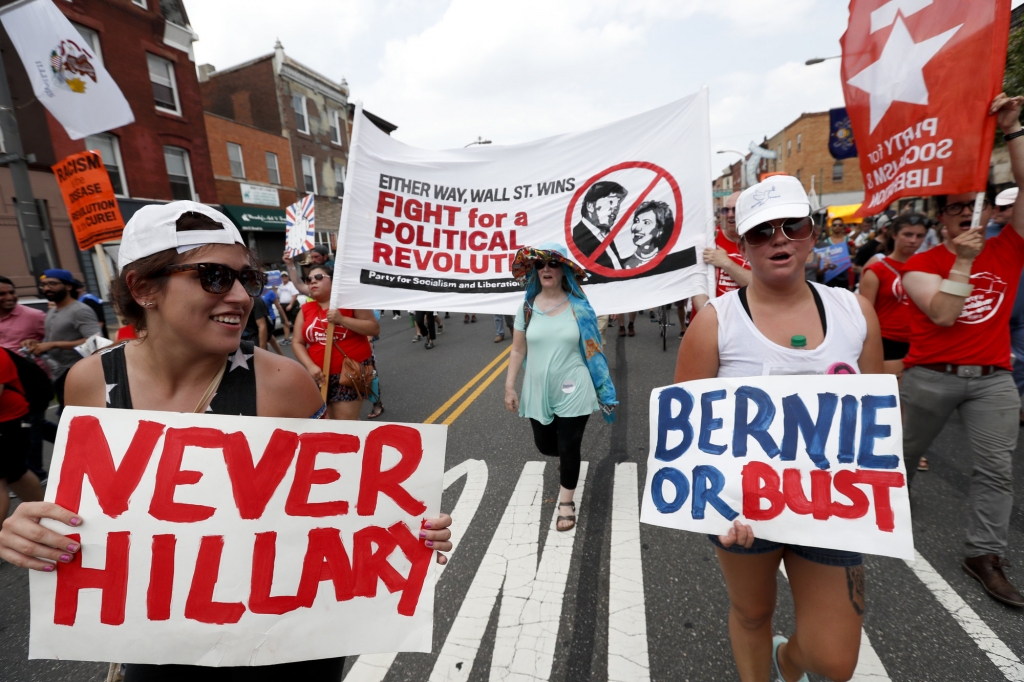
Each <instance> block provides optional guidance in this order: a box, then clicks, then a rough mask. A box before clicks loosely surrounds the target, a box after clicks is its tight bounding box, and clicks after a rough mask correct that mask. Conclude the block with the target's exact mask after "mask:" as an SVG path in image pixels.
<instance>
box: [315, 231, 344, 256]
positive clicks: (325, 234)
mask: <svg viewBox="0 0 1024 682" xmlns="http://www.w3.org/2000/svg"><path fill="white" fill-rule="evenodd" d="M337 236H338V231H337V230H317V231H316V233H315V237H314V240H315V241H316V245H317V246H320V245H321V244H323V245H324V246H326V247H327V248H328V249H330V250H331V253H334V252H335V251H337V250H338V241H337Z"/></svg>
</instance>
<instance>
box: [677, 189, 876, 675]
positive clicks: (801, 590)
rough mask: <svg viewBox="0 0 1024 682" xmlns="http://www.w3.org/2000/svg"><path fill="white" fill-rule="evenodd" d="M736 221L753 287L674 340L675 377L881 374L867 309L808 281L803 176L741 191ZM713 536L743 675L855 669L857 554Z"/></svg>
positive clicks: (705, 313)
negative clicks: (786, 595) (784, 600)
mask: <svg viewBox="0 0 1024 682" xmlns="http://www.w3.org/2000/svg"><path fill="white" fill-rule="evenodd" d="M736 225H737V232H738V233H739V235H740V253H742V254H743V256H744V257H745V258H746V259H747V260H748V261H749V263H750V267H751V274H752V279H751V282H750V285H749V286H747V287H743V288H741V289H738V290H736V291H732V292H729V293H727V294H725V295H724V296H721V297H719V298H717V299H715V300H713V301H711V302H710V303H709V304H708V306H706V307H705V308H704V309H703V310H702V311H701V312H700V313H699V314H698V315H697V316H696V317H695V318H694V321H693V322H692V323H691V324H690V327H689V329H688V331H687V334H686V336H684V337H683V342H682V344H681V345H680V347H679V359H678V361H677V364H676V374H675V380H676V382H680V381H691V380H695V379H708V378H712V377H742V376H757V375H762V374H826V373H829V374H832V373H849V372H852V371H855V368H859V370H860V372H862V373H865V374H880V373H881V372H882V340H881V335H880V332H879V327H878V318H877V317H876V316H875V312H874V309H873V308H872V307H871V305H870V304H869V303H868V302H867V301H866V300H865V299H863V298H861V297H860V296H857V295H856V294H853V293H851V292H849V291H846V290H844V289H837V288H834V287H825V286H821V285H817V284H812V283H810V282H807V281H806V280H805V279H804V263H805V262H806V260H807V257H808V255H809V254H810V253H811V250H812V249H813V248H814V241H815V240H814V239H813V237H814V236H815V234H814V233H815V231H816V230H815V228H814V224H813V223H812V222H811V218H810V203H809V202H808V200H807V194H806V193H805V192H804V189H803V186H802V185H801V184H800V181H799V180H797V179H796V178H793V177H790V176H777V177H772V178H769V179H768V180H765V181H764V182H761V183H759V184H757V185H754V186H753V187H750V188H749V189H747V190H745V191H744V192H743V194H741V195H740V197H739V200H738V201H737V205H736ZM710 539H711V541H712V543H714V544H715V546H716V551H717V553H718V561H719V564H720V565H721V567H722V573H723V574H724V576H725V582H726V585H727V586H728V589H729V600H730V602H731V608H730V611H729V635H730V638H731V640H732V650H733V656H734V657H735V659H736V667H737V668H738V669H739V674H740V679H742V680H744V682H753V681H755V680H757V681H759V682H763V681H766V680H769V679H773V680H774V679H778V680H788V681H790V682H792V681H794V680H801V681H806V680H807V676H806V674H805V673H806V672H813V673H816V674H819V675H821V676H823V677H827V678H828V679H831V680H848V679H849V678H850V677H851V676H852V675H853V671H854V669H855V668H856V665H857V655H858V653H859V649H860V638H861V635H860V633H861V623H862V620H863V615H864V566H863V559H862V557H861V555H860V554H859V553H856V552H845V551H839V550H834V549H823V548H818V547H804V546H801V545H789V544H781V543H777V542H770V541H767V540H763V539H755V538H754V533H753V530H752V529H751V527H750V526H748V525H745V524H742V523H740V521H739V520H738V519H737V520H736V521H734V522H733V527H732V528H731V529H730V530H729V533H728V535H723V536H719V537H713V536H712V537H710ZM780 562H785V564H786V570H787V573H788V575H789V582H790V586H791V587H792V590H793V601H794V604H795V607H796V624H797V627H796V632H794V633H793V635H791V636H790V638H789V639H788V640H787V639H786V638H784V637H778V636H777V637H774V638H773V637H772V616H773V614H774V612H775V598H776V589H777V586H776V574H777V572H778V569H779V564H780Z"/></svg>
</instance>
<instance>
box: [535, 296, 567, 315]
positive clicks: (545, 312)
mask: <svg viewBox="0 0 1024 682" xmlns="http://www.w3.org/2000/svg"><path fill="white" fill-rule="evenodd" d="M568 300H569V295H568V294H566V295H565V298H563V299H562V300H561V301H559V302H558V303H556V304H555V305H553V306H551V307H550V308H548V309H547V310H543V309H541V308H540V306H538V305H537V300H536V299H534V301H533V303H534V305H533V309H534V310H536V311H537V312H539V313H540V314H541V315H547V314H548V313H550V312H551V311H552V310H554V309H555V308H557V307H559V306H561V305H562V304H563V303H565V302H566V301H568Z"/></svg>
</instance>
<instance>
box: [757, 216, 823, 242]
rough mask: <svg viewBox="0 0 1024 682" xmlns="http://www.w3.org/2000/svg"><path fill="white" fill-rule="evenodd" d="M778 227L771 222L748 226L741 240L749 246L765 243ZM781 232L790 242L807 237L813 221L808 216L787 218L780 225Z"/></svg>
mask: <svg viewBox="0 0 1024 682" xmlns="http://www.w3.org/2000/svg"><path fill="white" fill-rule="evenodd" d="M776 229H778V228H776V227H775V226H774V225H772V224H771V223H761V224H760V225H755V226H754V227H752V228H750V230H748V231H747V232H746V233H744V235H743V240H744V241H745V242H747V244H748V245H750V246H762V245H764V244H767V243H768V242H770V241H771V240H772V237H774V236H775V230H776ZM781 229H782V234H784V235H785V236H786V239H788V240H790V241H791V242H799V241H803V240H804V239H807V238H808V237H810V236H811V234H812V233H813V232H814V222H813V221H812V220H811V219H810V218H787V219H786V220H784V221H783V223H782V225H781Z"/></svg>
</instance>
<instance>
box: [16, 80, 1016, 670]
mask: <svg viewBox="0 0 1024 682" xmlns="http://www.w3.org/2000/svg"><path fill="white" fill-rule="evenodd" d="M1022 103H1024V99H1022V98H1008V97H1006V96H1005V95H1003V94H1000V95H999V96H998V97H997V98H996V99H995V101H994V102H993V104H992V111H991V113H992V115H995V116H996V117H997V120H998V124H999V126H1000V128H1001V129H1002V131H1003V133H1004V134H1005V135H1007V136H1008V148H1009V151H1010V158H1011V162H1012V168H1013V173H1014V177H1015V179H1016V180H1017V181H1018V182H1020V181H1021V180H1024V140H1021V139H1020V138H1019V137H1016V136H1013V135H1012V134H1013V133H1016V132H1017V131H1019V130H1021V125H1020V123H1019V122H1018V120H1019V116H1020V113H1021V108H1022ZM765 183H767V184H770V186H771V190H772V194H773V195H774V196H775V198H776V199H777V200H776V201H774V202H772V203H768V204H766V203H765V202H764V201H759V200H757V199H755V194H759V192H760V196H764V195H767V194H768V192H766V191H764V192H762V190H765V189H767V184H766V185H765V186H762V185H760V184H759V185H756V186H754V187H750V188H748V189H746V190H744V191H743V192H737V193H735V194H733V195H732V196H730V197H728V198H727V199H726V201H725V202H724V206H723V207H722V209H721V212H720V220H719V224H718V230H717V234H716V238H715V243H714V245H712V246H709V247H708V248H707V249H706V250H705V251H704V252H703V260H704V261H705V262H707V263H708V264H710V265H711V266H713V267H714V268H715V271H716V273H715V274H716V277H715V289H716V290H715V292H714V294H715V295H714V297H713V298H710V300H709V298H708V297H706V296H698V297H694V298H693V299H691V300H690V301H685V300H684V301H680V302H679V303H677V304H676V306H677V310H678V314H679V321H680V328H681V331H680V336H682V338H683V340H682V342H681V344H680V347H679V354H678V360H677V365H676V370H675V376H674V380H675V381H677V382H680V381H688V380H695V379H704V378H711V377H743V376H759V375H764V374H769V373H772V371H771V370H772V368H778V367H785V368H786V373H788V374H826V373H829V372H830V371H832V368H834V367H836V366H837V365H839V364H841V365H842V366H843V367H844V368H848V369H851V370H855V371H857V372H860V373H883V372H888V373H891V374H895V375H897V376H898V377H900V381H901V388H900V395H901V399H902V406H903V409H904V424H903V438H904V457H905V461H906V463H907V474H908V482H909V481H910V480H911V478H912V476H913V474H914V472H915V471H917V470H918V469H919V468H921V469H924V468H926V462H924V460H923V455H924V453H925V452H926V450H927V449H928V447H929V446H930V444H931V443H932V441H933V440H934V439H935V437H936V436H937V435H938V433H939V431H941V429H942V428H943V427H944V425H945V424H946V423H947V421H948V418H949V416H950V415H951V414H952V412H953V411H958V412H959V415H960V418H961V422H962V423H963V425H964V428H965V430H966V432H967V436H968V439H969V442H970V444H971V453H970V456H971V457H972V458H973V474H972V481H971V487H970V493H969V511H968V513H967V519H966V521H967V523H966V525H967V533H966V535H967V537H966V545H965V554H966V556H965V558H964V560H963V569H964V570H965V571H966V572H967V573H968V574H969V575H971V576H972V577H974V578H975V579H977V580H978V581H979V582H980V584H981V586H982V587H983V589H984V590H985V591H986V592H987V593H988V594H989V595H990V596H992V597H993V598H994V599H996V600H998V601H1000V602H1002V603H1004V604H1007V605H1011V606H1017V607H1020V606H1024V597H1022V595H1021V593H1020V592H1019V591H1018V590H1017V588H1016V587H1015V586H1014V585H1013V584H1012V583H1011V582H1010V580H1009V579H1008V577H1007V576H1006V574H1005V571H1004V569H1005V568H1006V567H1007V566H1008V564H1007V562H1006V559H1005V557H1006V550H1007V542H1008V530H1009V523H1010V516H1011V513H1012V509H1013V490H1012V476H1011V472H1012V456H1013V453H1014V452H1015V450H1016V447H1017V439H1018V433H1019V428H1020V426H1021V425H1022V424H1024V412H1022V411H1021V399H1020V395H1021V389H1022V388H1024V370H1022V367H1024V355H1017V354H1019V353H1020V352H1021V351H1022V350H1024V303H1022V302H1020V301H1016V299H1017V293H1018V284H1019V282H1020V280H1021V273H1022V270H1024V226H1017V225H1014V223H1013V214H1014V212H1015V211H1016V208H1015V206H1016V203H1017V201H1018V195H1017V190H1016V188H1012V189H1010V190H1007V191H1004V192H1002V193H1000V194H998V195H996V194H995V192H994V191H993V190H992V189H991V188H989V190H988V191H987V192H985V194H984V196H983V197H976V195H975V193H973V192H972V193H964V194H956V195H950V196H939V197H936V211H935V215H934V217H933V218H931V217H928V216H926V215H924V214H922V213H917V212H912V211H908V212H901V213H900V214H898V215H897V214H893V215H890V214H888V213H885V214H882V215H880V216H879V217H877V218H876V219H875V220H873V221H871V222H862V223H859V224H858V225H857V226H856V227H854V228H853V229H852V230H851V229H850V227H849V226H848V225H847V224H846V222H845V221H843V220H842V219H841V218H836V219H834V220H831V221H829V222H828V224H827V225H825V226H824V229H823V228H822V227H821V226H819V225H817V224H816V223H815V221H814V216H813V215H812V211H811V206H810V202H809V200H808V197H807V194H806V192H805V191H804V188H803V186H802V184H801V182H800V181H799V180H798V179H796V178H793V177H790V176H775V177H772V178H770V179H768V180H766V181H765ZM1022 210H1024V209H1022ZM976 211H980V212H979V213H976ZM284 260H285V263H286V266H287V272H286V273H283V274H282V276H281V284H280V285H278V286H276V287H268V286H267V274H266V273H265V272H263V271H262V270H261V268H260V263H259V261H258V259H257V258H256V257H255V254H254V253H253V252H252V251H250V250H249V249H248V248H246V247H245V245H244V242H243V240H242V238H241V235H240V234H239V233H238V231H237V229H236V228H235V227H234V225H233V224H232V223H231V221H230V220H228V219H227V218H226V217H225V216H223V215H222V214H220V213H219V212H217V211H216V210H214V209H212V208H210V207H208V206H204V205H201V204H198V203H193V202H173V203H171V204H167V205H163V206H148V207H145V208H142V209H140V210H139V211H138V212H137V213H136V214H135V215H134V217H133V218H132V219H131V221H129V223H128V225H127V226H126V227H125V230H124V234H123V237H122V242H121V246H120V249H119V255H118V263H117V275H116V277H115V278H114V279H113V281H112V282H111V284H110V298H111V301H112V303H113V306H114V309H115V310H116V313H117V315H118V317H119V319H120V320H121V321H122V323H123V325H124V327H125V328H128V329H130V332H129V333H127V334H125V335H124V336H125V337H126V338H127V340H125V341H123V342H121V343H119V344H117V345H112V346H109V347H106V348H103V349H102V350H100V351H99V352H98V353H90V352H88V349H89V348H90V346H89V345H88V343H89V342H90V340H95V339H96V338H98V337H104V336H106V333H105V331H104V327H103V324H104V319H103V315H102V308H100V309H99V312H100V315H99V316H97V310H96V308H95V306H94V304H96V301H95V300H94V299H95V297H91V298H90V297H88V296H87V297H86V299H85V300H83V292H82V285H81V284H80V283H79V282H77V281H76V280H75V279H74V277H72V275H71V273H69V272H67V271H65V270H47V271H46V272H45V273H44V274H43V277H42V279H41V281H40V289H41V291H42V292H43V294H44V295H45V297H46V299H47V303H48V309H47V310H46V311H45V312H44V311H43V310H37V309H34V308H32V307H28V306H25V305H21V304H19V303H18V298H17V296H16V292H15V287H14V285H13V283H12V282H11V281H10V280H9V279H7V278H4V277H0V346H3V348H4V352H2V353H0V444H2V448H0V492H3V493H6V492H7V491H6V487H8V486H9V487H10V488H11V489H13V491H14V492H15V493H16V494H17V495H18V496H19V497H20V498H21V500H22V501H23V503H22V504H21V505H20V506H19V507H18V509H17V510H16V511H15V513H14V514H13V515H11V516H10V517H9V518H7V520H6V521H5V522H4V523H3V529H2V531H0V558H2V559H4V560H6V561H9V562H11V563H14V564H17V565H19V566H23V567H26V568H30V569H34V570H41V571H53V570H54V564H55V563H60V562H68V561H70V560H71V559H72V555H74V553H75V552H77V551H79V549H80V547H79V546H78V545H77V544H76V543H74V542H71V541H70V540H69V539H68V538H66V537H65V536H63V535H60V534H59V533H57V532H55V531H52V530H49V529H47V528H44V527H43V526H41V525H40V523H39V522H40V520H41V519H53V520H56V521H60V522H62V523H65V524H66V525H68V526H72V527H74V526H76V525H78V524H80V523H82V522H83V521H85V519H81V518H79V517H78V516H77V515H76V514H75V513H73V512H72V511H69V510H66V509H63V508H61V507H58V506H56V505H54V504H50V503H46V502H43V501H41V500H42V497H43V489H42V484H44V483H45V482H46V472H45V471H44V470H43V468H42V457H41V452H42V443H43V441H44V440H46V439H49V440H53V438H54V433H55V425H54V424H53V423H52V422H50V421H48V420H47V410H48V409H49V408H50V402H51V399H52V398H53V397H55V398H56V400H57V409H58V414H59V411H60V410H62V409H63V408H64V407H65V406H66V405H73V406H88V407H96V408H103V407H107V408H118V409H145V410H163V411H174V412H196V413H203V412H207V413H213V414H235V415H237V414H241V415H249V416H258V417H290V418H313V419H317V418H330V419H347V420H353V419H358V418H359V416H360V414H361V408H362V403H363V401H364V400H369V401H370V402H371V403H373V410H372V411H371V413H370V415H369V417H370V418H375V417H378V416H379V415H380V414H381V413H382V412H383V404H382V403H381V401H380V397H379V396H380V393H379V391H380V389H379V378H378V377H377V373H376V361H375V356H374V352H373V341H374V340H375V338H376V337H377V336H378V335H379V333H380V322H379V320H380V315H381V314H382V313H386V311H373V310H360V309H344V308H342V309H335V308H331V306H330V299H331V288H332V287H331V285H332V278H333V275H334V270H335V268H334V262H333V261H332V260H331V259H330V251H329V250H328V249H327V248H326V247H323V246H319V247H317V248H315V249H314V250H313V251H311V252H309V253H308V255H307V256H306V263H305V267H303V268H302V270H301V271H300V268H299V265H298V264H296V263H295V262H294V260H293V259H291V258H285V259H284ZM512 273H513V275H514V276H515V277H517V278H519V279H520V280H521V281H522V282H523V283H524V285H525V295H524V298H523V302H522V305H521V306H518V307H517V309H516V311H515V316H514V320H513V319H508V318H506V317H505V316H500V315H495V316H494V323H495V332H496V336H495V339H494V340H495V342H496V343H497V342H502V341H504V340H505V338H506V336H507V335H509V334H510V335H511V340H512V348H511V351H510V362H509V366H508V373H507V377H506V382H505V398H504V403H505V406H506V407H507V409H508V410H509V411H512V412H516V413H518V414H519V415H520V416H521V417H524V418H526V419H528V420H529V423H530V426H531V428H532V430H533V436H534V443H535V445H536V448H537V450H538V451H539V452H540V453H541V454H542V455H545V456H551V457H557V458H558V462H559V467H558V469H559V483H560V489H559V496H558V501H557V505H558V510H559V513H558V514H557V519H556V528H557V530H558V531H569V530H571V529H572V528H574V527H575V525H576V520H577V519H576V506H575V500H574V494H575V489H576V487H577V485H578V479H579V471H580V462H581V458H582V453H581V447H582V441H583V435H584V431H585V428H586V425H587V422H588V420H589V417H590V415H591V414H592V413H594V412H600V413H601V414H602V416H603V417H604V418H605V419H606V420H607V421H612V420H613V419H614V416H615V409H616V406H617V404H618V400H617V398H616V393H615V386H614V385H613V383H612V380H611V377H610V375H609V369H608V362H607V360H606V358H605V355H604V352H603V347H604V343H603V338H602V334H603V331H604V328H605V326H606V325H607V324H608V319H607V318H604V319H602V317H599V316H597V315H596V314H595V313H594V310H593V308H592V307H591V305H590V303H589V301H588V299H587V295H586V293H585V292H584V290H583V289H582V288H581V283H582V282H583V281H584V280H585V278H586V273H585V272H584V270H583V269H582V268H581V267H580V266H579V265H577V264H576V263H574V262H573V261H572V260H571V259H570V258H569V257H568V255H567V252H566V250H565V248H564V247H562V246H560V245H558V244H547V245H540V246H538V247H536V248H534V247H526V248H523V249H520V250H519V252H518V253H517V254H516V255H515V258H514V260H513V262H512ZM855 291H856V292H859V293H855ZM1015 301H1016V302H1015ZM409 313H410V315H411V320H410V324H411V326H412V328H413V330H414V337H413V341H416V342H418V341H423V342H424V346H425V348H427V349H431V348H433V347H434V344H435V342H436V339H437V335H439V334H442V333H443V330H444V323H443V320H445V319H449V317H450V316H449V314H448V313H443V312H436V311H409ZM392 314H393V319H401V312H400V311H397V310H396V311H392ZM690 314H692V319H691V320H690V325H689V328H688V330H687V326H686V324H685V322H686V319H687V316H688V315H690ZM618 318H619V319H618V322H619V335H620V336H623V335H628V336H631V335H633V334H634V333H635V326H634V325H635V319H636V313H629V314H623V315H620V316H618ZM476 321H477V316H476V315H474V314H472V313H467V314H465V315H464V318H463V322H464V324H472V323H475V322H476ZM278 322H280V324H281V326H282V332H283V336H282V341H281V342H280V343H277V342H276V340H275V338H274V336H275V334H274V330H275V328H276V325H277V323H278ZM684 333H685V335H684ZM118 337H119V338H120V337H121V334H118ZM1011 337H1012V344H1011ZM798 338H799V339H800V343H796V341H795V339H798ZM289 344H290V345H291V348H292V350H293V353H294V356H295V360H296V361H297V362H295V361H292V360H291V359H288V358H286V357H284V353H283V351H282V348H281V346H282V345H284V346H287V345H289ZM94 345H99V346H102V345H104V344H100V343H98V342H95V341H94ZM268 346H270V347H271V348H273V349H274V351H276V352H271V351H269V350H268ZM83 349H84V350H83ZM1015 355H1017V357H1018V358H1020V360H1019V361H1018V362H1017V364H1016V365H1014V363H1013V358H1014V356H1015ZM520 373H522V374H523V381H522V388H521V391H520V392H517V390H516V386H517V381H518V377H519V374H520ZM1015 377H1016V379H1015ZM667 379H668V378H667V377H666V383H667ZM957 454H958V455H960V453H957ZM7 513H8V496H7V495H6V494H2V495H0V518H5V517H7ZM450 524H451V518H450V517H448V516H447V515H441V516H440V517H439V518H434V519H427V520H425V526H424V530H423V532H422V534H421V537H423V539H424V541H425V542H427V543H428V545H430V546H432V547H433V548H435V549H437V550H438V551H439V552H444V551H447V550H449V549H450V548H451V546H452V545H451V542H450V538H451V534H450V532H449V531H448V526H449V525H450ZM709 540H710V542H711V543H712V544H713V546H714V548H715V552H716V553H717V556H718V561H719V564H720V566H721V570H722V573H723V575H724V577H725V582H726V586H727V589H728V595H729V600H730V613H729V631H730V636H731V641H732V649H733V654H734V657H735V660H736V665H737V668H738V670H739V674H740V678H741V679H743V680H747V681H754V680H768V679H777V680H788V681H789V682H793V681H794V680H806V679H807V677H806V673H808V672H811V673H815V674H818V675H821V676H823V677H827V678H829V679H833V680H847V679H850V677H851V676H852V675H853V672H854V669H855V667H856V664H857V657H858V652H859V649H860V638H861V627H862V622H863V617H864V608H865V602H864V593H865V582H866V579H865V573H864V567H863V557H862V556H861V554H859V553H856V552H850V551H841V550H835V549H826V548H818V547H807V546H800V545H794V544H784V543H778V542H773V541H769V540H766V539H763V538H757V537H755V533H754V530H753V528H752V527H751V526H750V525H748V524H745V523H743V522H742V521H741V520H739V519H737V520H736V521H735V523H734V525H733V527H732V528H731V530H730V531H729V532H728V533H727V534H726V535H722V536H711V537H710V538H709ZM445 560H446V559H445V557H444V555H443V554H438V562H439V563H444V562H445ZM781 563H784V564H785V566H786V569H787V573H788V576H789V581H790V584H791V586H792V593H793V598H794V602H795V607H796V631H794V632H793V633H792V634H791V635H790V636H789V637H782V636H779V635H775V634H774V630H773V626H772V622H773V620H772V619H773V614H774V611H775V604H776V594H777V587H776V580H777V571H778V568H779V565H780V564H781ZM342 664H343V660H342V659H329V660H323V661H307V662H303V663H297V664H287V665H283V666H273V668H275V670H273V671H264V672H272V673H273V674H275V675H278V676H283V677H285V678H287V679H292V678H294V679H299V678H302V679H311V680H339V679H340V676H341V670H342V667H341V666H342ZM195 673H196V671H194V670H191V669H188V668H187V667H186V666H143V665H134V666H129V668H128V677H127V679H128V680H129V681H130V682H133V681H136V680H158V679H160V680H162V679H180V678H181V677H182V676H184V675H186V674H187V675H193V674H195ZM239 674H241V673H239ZM261 674H263V673H261ZM237 679H243V678H242V677H239V678H237ZM245 679H255V677H252V676H249V677H245ZM259 679H264V678H263V677H260V678H259Z"/></svg>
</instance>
